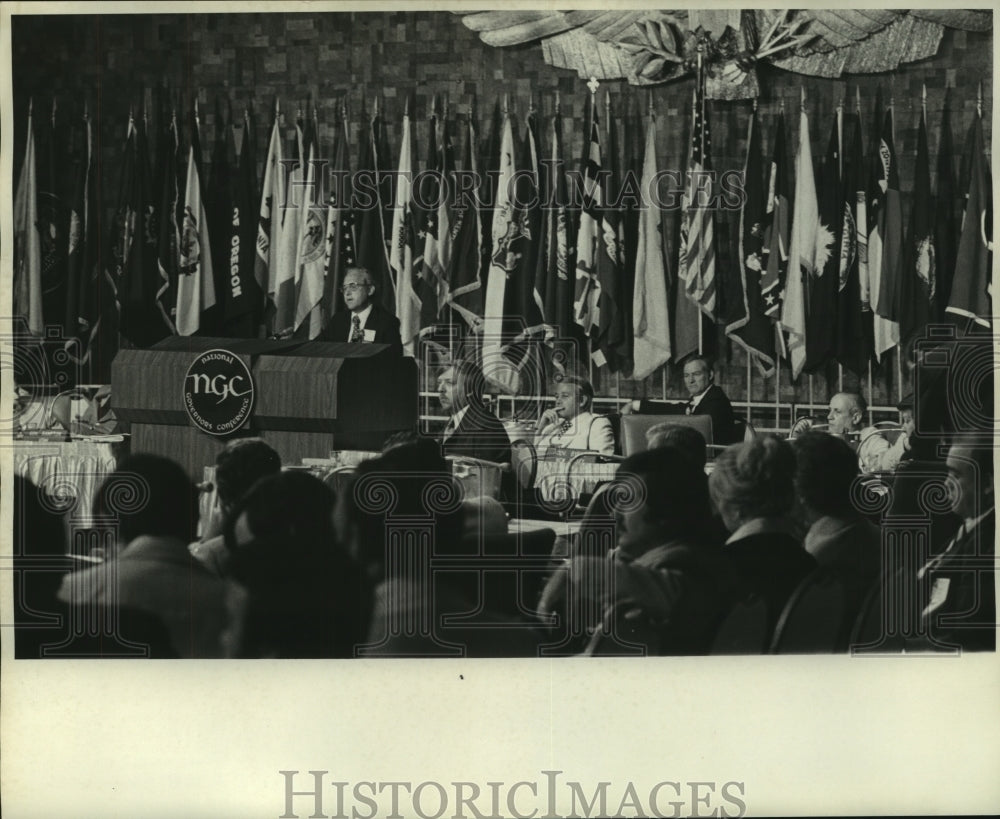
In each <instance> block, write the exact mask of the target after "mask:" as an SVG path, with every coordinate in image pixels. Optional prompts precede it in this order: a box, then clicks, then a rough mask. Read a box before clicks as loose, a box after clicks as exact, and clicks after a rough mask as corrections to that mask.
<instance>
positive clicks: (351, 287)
mask: <svg viewBox="0 0 1000 819" xmlns="http://www.w3.org/2000/svg"><path fill="white" fill-rule="evenodd" d="M367 287H371V285H370V284H353V283H351V284H345V285H344V286H343V287H341V288H340V292H341V293H356V292H357V291H358V290H361V289H362V288H367Z"/></svg>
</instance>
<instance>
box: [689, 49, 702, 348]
mask: <svg viewBox="0 0 1000 819" xmlns="http://www.w3.org/2000/svg"><path fill="white" fill-rule="evenodd" d="M701 57H702V44H701V43H698V73H697V74H696V75H695V83H697V87H696V88H695V92H694V95H695V104H696V105H697V100H698V88H699V87H700V86H701V81H702V71H703V70H704V67H703V66H702V59H701ZM701 104H702V108H704V106H705V96H704V94H703V95H702V98H701ZM699 138H700V139H701V157H702V163H703V164H702V167H704V161H705V112H704V110H702V112H701V135H700V137H699ZM692 184H693V183H692ZM698 277H699V284H698V287H699V291H698V292H699V293H700V288H701V287H702V284H703V280H701V271H700V270H699V271H698ZM697 313H698V355H704V354H705V339H704V337H703V336H704V321H703V320H702V315H701V302H700V297H699V303H698V310H697Z"/></svg>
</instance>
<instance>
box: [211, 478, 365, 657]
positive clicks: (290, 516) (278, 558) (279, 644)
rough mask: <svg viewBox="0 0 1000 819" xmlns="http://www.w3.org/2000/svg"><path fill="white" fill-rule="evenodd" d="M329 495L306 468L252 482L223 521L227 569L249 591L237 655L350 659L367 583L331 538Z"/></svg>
mask: <svg viewBox="0 0 1000 819" xmlns="http://www.w3.org/2000/svg"><path fill="white" fill-rule="evenodd" d="M335 500H336V497H335V495H334V493H333V491H332V490H331V489H330V488H329V487H327V485H326V484H324V483H323V481H321V480H319V479H318V478H316V477H314V476H313V475H310V474H308V473H305V472H295V471H290V472H279V473H278V474H276V475H271V476H268V477H265V478H263V479H261V480H260V481H258V482H257V483H256V484H254V486H253V487H252V488H251V489H250V491H249V492H248V493H247V494H246V495H245V496H244V497H243V498H242V500H241V501H240V502H239V503H238V504H237V506H236V507H235V508H234V510H233V514H232V516H231V517H230V519H229V521H228V522H227V526H226V543H227V545H228V546H229V548H230V549H231V550H232V563H231V574H232V576H233V577H234V578H235V579H236V580H238V581H240V582H241V583H242V584H243V585H244V586H245V587H246V588H247V590H248V592H249V595H248V602H247V607H246V611H245V614H244V619H243V623H242V628H241V630H240V632H239V638H240V643H239V645H238V647H237V655H238V656H244V657H260V656H276V657H350V656H353V652H354V649H355V646H356V645H357V644H358V643H360V642H361V641H362V640H363V639H364V635H365V634H366V632H367V628H368V620H369V618H370V615H371V587H370V585H369V583H368V582H367V580H366V578H365V576H364V573H363V571H362V570H361V568H360V566H359V565H358V564H357V563H356V562H355V561H354V560H353V559H352V558H351V557H350V555H349V554H348V553H347V551H346V550H345V549H344V548H342V546H341V545H340V544H338V543H337V540H336V537H335V535H334V530H333V508H334V503H335Z"/></svg>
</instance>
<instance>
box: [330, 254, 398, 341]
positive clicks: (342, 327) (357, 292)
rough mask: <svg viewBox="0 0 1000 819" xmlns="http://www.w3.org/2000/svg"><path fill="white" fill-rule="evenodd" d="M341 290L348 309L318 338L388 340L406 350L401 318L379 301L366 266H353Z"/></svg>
mask: <svg viewBox="0 0 1000 819" xmlns="http://www.w3.org/2000/svg"><path fill="white" fill-rule="evenodd" d="M340 292H341V293H342V294H343V296H344V304H345V305H346V306H347V310H346V311H345V310H340V311H338V312H337V313H334V314H333V318H331V319H330V323H329V324H328V325H327V328H326V329H325V330H324V331H323V333H322V334H321V335H320V336H319V338H318V339H317V341H347V342H352V343H355V344H364V343H369V344H388V345H390V346H391V348H392V350H393V352H395V353H397V354H398V355H402V354H403V340H402V338H401V337H400V333H399V319H398V318H396V317H395V316H394V315H392V313H390V312H389V311H388V310H385V309H384V308H383V307H381V306H380V305H379V304H378V303H377V302H376V301H375V283H374V281H373V280H372V276H371V273H369V272H368V271H367V270H366V269H365V268H363V267H349V268H347V273H345V274H344V281H343V284H341V286H340Z"/></svg>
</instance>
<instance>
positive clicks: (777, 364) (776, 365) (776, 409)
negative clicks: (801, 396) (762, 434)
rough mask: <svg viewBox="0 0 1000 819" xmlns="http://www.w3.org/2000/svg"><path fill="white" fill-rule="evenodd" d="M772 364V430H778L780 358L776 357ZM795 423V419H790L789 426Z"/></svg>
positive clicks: (779, 425) (779, 418)
mask: <svg viewBox="0 0 1000 819" xmlns="http://www.w3.org/2000/svg"><path fill="white" fill-rule="evenodd" d="M774 358H775V362H774V428H775V429H780V427H781V356H780V355H776V356H775V357H774ZM794 423H795V419H794V418H792V421H791V424H789V425H788V426H789V428H791V425H792V424H794Z"/></svg>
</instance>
